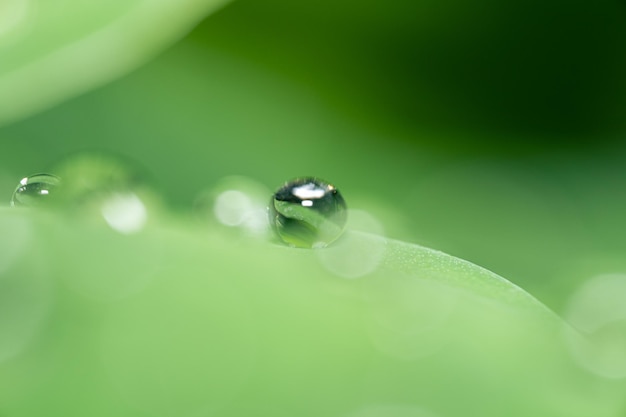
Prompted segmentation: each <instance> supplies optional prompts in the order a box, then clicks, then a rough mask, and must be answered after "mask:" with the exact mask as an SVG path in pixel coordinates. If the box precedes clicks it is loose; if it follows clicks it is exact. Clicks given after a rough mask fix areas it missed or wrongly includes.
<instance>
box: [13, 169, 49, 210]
mask: <svg viewBox="0 0 626 417" xmlns="http://www.w3.org/2000/svg"><path fill="white" fill-rule="evenodd" d="M60 183H61V179H60V178H59V177H57V176H55V175H52V174H35V175H31V176H29V177H25V178H22V179H21V180H20V183H19V184H18V186H17V188H16V189H15V191H14V192H13V197H11V206H24V207H37V206H41V205H44V204H50V203H51V202H52V201H54V200H55V197H56V195H57V193H58V188H59V185H60Z"/></svg>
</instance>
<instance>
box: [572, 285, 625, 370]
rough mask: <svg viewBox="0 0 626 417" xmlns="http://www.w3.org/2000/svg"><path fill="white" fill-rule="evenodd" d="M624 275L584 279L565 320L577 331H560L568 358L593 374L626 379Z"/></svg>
mask: <svg viewBox="0 0 626 417" xmlns="http://www.w3.org/2000/svg"><path fill="white" fill-rule="evenodd" d="M624 300H626V274H607V275H599V276H596V277H594V278H592V279H590V280H589V281H587V282H586V283H585V284H584V285H583V286H582V287H581V288H580V289H579V290H578V291H577V292H576V293H575V294H574V296H573V297H572V298H571V300H570V303H569V305H568V309H567V311H566V319H567V320H568V322H569V323H570V324H571V325H572V326H573V327H574V328H575V329H577V330H579V331H580V332H581V333H582V336H581V335H580V334H577V333H575V332H573V331H571V330H566V331H565V332H564V335H565V340H566V342H567V346H568V348H569V351H570V353H571V355H572V357H573V358H574V359H575V360H576V361H577V362H578V363H579V364H580V365H581V366H582V367H584V368H586V369H587V370H589V371H591V372H593V373H594V374H596V375H599V376H602V377H605V378H611V379H621V378H626V303H625V302H624Z"/></svg>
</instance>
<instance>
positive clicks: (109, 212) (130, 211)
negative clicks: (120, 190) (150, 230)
mask: <svg viewBox="0 0 626 417" xmlns="http://www.w3.org/2000/svg"><path fill="white" fill-rule="evenodd" d="M101 211H102V216H103V217H104V220H106V222H107V223H108V224H109V226H111V227H112V228H113V229H115V230H116V231H118V232H120V233H124V234H131V233H136V232H138V231H140V230H141V229H143V227H144V226H145V225H146V221H147V220H148V211H147V210H146V206H145V205H144V204H143V202H142V201H141V200H140V199H139V197H137V196H136V195H135V194H132V193H129V194H115V195H114V196H112V197H110V198H109V199H107V200H106V201H105V202H104V204H103V205H102V208H101Z"/></svg>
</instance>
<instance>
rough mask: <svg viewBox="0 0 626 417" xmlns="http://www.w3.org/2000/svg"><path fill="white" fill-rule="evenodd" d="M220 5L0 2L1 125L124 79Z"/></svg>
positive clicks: (191, 1) (162, 0) (205, 1)
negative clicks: (112, 81) (124, 75)
mask: <svg viewBox="0 0 626 417" xmlns="http://www.w3.org/2000/svg"><path fill="white" fill-rule="evenodd" d="M226 1H227V0H146V1H140V0H122V1H120V0H113V1H102V0H93V1H88V2H84V1H77V0H2V1H0V124H3V123H7V122H9V121H12V120H16V119H18V118H21V117H24V116H26V115H28V114H29V113H32V112H35V111H38V110H42V109H45V108H47V107H50V106H52V105H54V104H56V103H58V102H60V101H62V100H63V99H66V98H69V97H72V96H75V95H77V94H80V93H82V92H84V91H86V90H88V89H90V88H93V87H96V86H99V85H102V84H104V83H106V82H107V81H109V80H111V79H114V78H116V77H119V76H121V75H123V74H124V73H126V72H128V71H130V70H132V69H133V68H135V67H137V66H138V65H140V64H142V63H144V62H145V61H146V60H148V59H149V58H151V57H152V56H154V55H155V54H156V53H158V52H159V51H161V50H162V49H163V48H164V47H166V46H168V45H170V44H171V43H173V42H174V41H176V40H178V39H179V38H180V37H182V36H183V35H184V34H185V33H186V32H187V31H188V30H189V29H191V27H192V26H193V25H194V24H196V23H198V22H199V21H200V20H201V19H202V18H204V17H205V16H206V14H207V13H209V12H210V11H212V10H215V9H216V8H217V7H219V6H221V5H222V4H224V3H225V2H226Z"/></svg>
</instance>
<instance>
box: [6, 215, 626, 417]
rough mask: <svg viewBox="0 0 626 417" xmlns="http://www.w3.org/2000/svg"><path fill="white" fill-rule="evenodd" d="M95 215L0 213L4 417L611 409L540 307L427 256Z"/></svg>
mask: <svg viewBox="0 0 626 417" xmlns="http://www.w3.org/2000/svg"><path fill="white" fill-rule="evenodd" d="M96 220H97V219H91V220H90V221H83V220H78V219H67V218H66V217H65V216H58V215H47V214H45V213H39V212H34V211H30V210H20V209H12V210H10V209H2V210H0V227H1V228H2V230H3V234H2V235H0V255H2V256H0V262H1V263H2V264H1V265H0V268H1V271H0V277H1V279H0V313H1V314H0V332H2V334H1V335H0V348H2V349H0V352H4V353H5V355H4V356H3V357H0V390H1V391H2V392H3V393H4V394H5V396H4V400H3V403H2V406H3V412H6V413H7V415H15V416H36V415H42V413H44V411H45V412H46V413H48V414H49V415H57V414H59V413H63V414H64V415H90V416H103V417H104V416H108V415H116V416H136V415H140V416H143V415H154V416H164V417H165V416H179V415H189V416H191V415H211V413H214V414H215V413H218V414H219V415H222V416H229V417H238V416H248V415H273V416H284V417H287V416H293V415H298V416H303V417H308V416H311V417H313V416H320V415H324V416H338V417H340V416H352V415H353V414H354V415H361V414H359V413H362V415H370V414H368V413H369V412H370V411H368V410H371V409H372V407H373V409H378V408H380V407H382V408H383V409H388V410H396V411H397V413H396V411H394V413H395V414H394V413H392V414H390V415H389V417H404V416H405V415H411V416H413V415H422V414H420V412H421V411H420V410H429V412H431V411H432V413H431V414H433V415H435V416H439V415H440V416H447V415H450V416H451V415H480V416H493V417H496V416H502V415H509V416H520V417H522V416H528V415H541V416H562V415H568V416H574V417H585V416H588V415H590V414H589V413H590V412H591V413H593V415H594V416H602V417H604V416H607V417H608V416H611V417H614V416H617V415H618V414H617V411H616V410H619V407H620V406H621V394H620V392H621V391H620V386H619V385H616V384H613V385H611V384H610V383H605V382H603V381H598V380H597V379H595V378H593V377H590V376H588V375H585V374H584V373H583V372H581V371H580V370H579V369H578V367H577V366H576V364H575V363H573V362H572V361H571V360H570V359H568V358H569V357H568V354H567V352H566V349H565V348H564V343H563V342H562V340H561V337H560V336H559V330H560V329H561V328H562V322H561V321H560V320H559V319H558V318H557V317H556V316H554V315H552V314H551V313H550V312H549V311H548V310H547V309H546V308H545V307H543V306H542V305H541V304H540V303H538V302H537V301H536V300H535V299H534V298H532V297H531V296H530V295H528V294H527V293H525V292H524V291H522V290H521V289H519V288H518V287H516V286H515V285H513V284H511V283H510V282H508V281H506V280H504V279H503V278H501V277H498V276H497V275H495V274H493V273H491V272H489V271H486V270H485V269H483V268H481V267H478V266H476V265H473V264H471V263H469V262H466V261H462V260H459V259H457V258H454V257H452V256H450V255H447V254H445V253H442V252H437V251H433V250H431V249H428V248H424V247H420V246H416V245H413V244H409V243H405V242H399V241H395V240H391V239H387V238H384V237H381V236H376V235H371V234H366V233H361V232H348V234H347V235H346V236H345V237H344V238H342V239H340V240H339V241H338V242H337V244H336V245H332V246H330V247H329V248H326V249H322V250H307V249H294V248H288V247H285V246H282V245H274V244H271V243H268V242H267V241H265V240H258V239H254V238H252V237H250V236H245V235H244V234H241V233H239V232H237V231H236V230H235V231H234V230H232V229H226V228H221V227H218V226H217V225H213V226H210V225H207V224H205V223H202V224H200V223H196V222H193V221H190V220H185V219H178V220H175V221H172V219H170V220H168V219H166V218H160V219H159V218H156V219H153V220H154V221H153V222H152V223H151V224H150V225H149V226H148V227H147V228H146V229H145V230H143V231H141V232H140V233H137V234H134V235H129V236H124V235H121V234H118V233H115V232H114V231H113V230H111V229H109V228H107V227H106V226H105V225H104V223H98V221H96ZM181 220H182V221H181ZM348 277H349V278H348ZM61 370H62V374H59V372H61ZM59 375H61V376H59ZM591 387H593V388H594V389H595V390H596V393H597V395H595V396H581V395H580V390H582V391H585V392H586V390H588V389H591ZM555 392H556V393H558V395H554V393H555ZM522 393H523V394H522ZM451 396H454V398H455V400H454V401H450V397H451ZM32 398H37V399H38V400H37V401H32ZM319 398H323V399H324V401H319ZM377 407H378V408H377ZM402 410H404V411H403V412H404V414H403V412H401V411H402ZM350 413H352V414H350ZM426 415H430V414H426Z"/></svg>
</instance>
